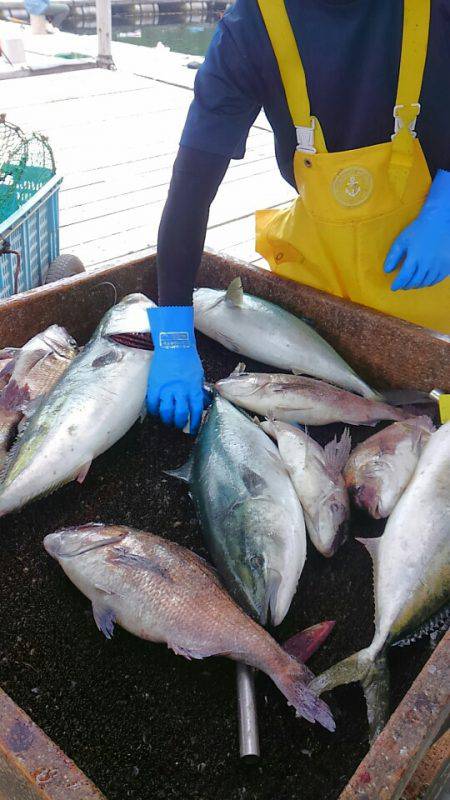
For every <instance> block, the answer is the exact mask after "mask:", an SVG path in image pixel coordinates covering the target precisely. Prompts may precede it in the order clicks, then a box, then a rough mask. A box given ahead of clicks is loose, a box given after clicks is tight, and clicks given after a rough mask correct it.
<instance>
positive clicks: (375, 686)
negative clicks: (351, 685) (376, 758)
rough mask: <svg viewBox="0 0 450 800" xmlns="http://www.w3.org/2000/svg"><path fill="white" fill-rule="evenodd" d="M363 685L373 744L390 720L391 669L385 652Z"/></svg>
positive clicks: (365, 678) (374, 663) (370, 738)
mask: <svg viewBox="0 0 450 800" xmlns="http://www.w3.org/2000/svg"><path fill="white" fill-rule="evenodd" d="M361 684H362V687H363V691H364V697H365V698H366V704H367V719H368V721H369V740H370V743H371V744H372V743H373V742H374V741H375V739H376V738H377V736H378V735H379V734H380V733H381V731H382V730H383V728H384V726H385V725H386V723H387V721H388V719H389V669H388V664H387V658H386V653H385V652H384V651H383V652H382V653H380V654H379V655H378V657H377V658H376V659H375V661H374V662H373V664H372V668H371V670H370V671H369V672H368V673H367V675H366V676H365V677H364V678H363V679H362V680H361Z"/></svg>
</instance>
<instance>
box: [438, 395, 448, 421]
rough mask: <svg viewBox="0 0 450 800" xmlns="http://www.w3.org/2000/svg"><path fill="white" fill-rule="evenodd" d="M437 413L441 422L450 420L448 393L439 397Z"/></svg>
mask: <svg viewBox="0 0 450 800" xmlns="http://www.w3.org/2000/svg"><path fill="white" fill-rule="evenodd" d="M439 414H440V415H441V422H442V424H444V422H450V394H441V396H440V398H439Z"/></svg>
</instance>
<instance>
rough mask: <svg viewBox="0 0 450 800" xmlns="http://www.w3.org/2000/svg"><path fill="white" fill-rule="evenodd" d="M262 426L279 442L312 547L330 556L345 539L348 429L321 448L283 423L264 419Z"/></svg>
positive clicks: (347, 506) (349, 445)
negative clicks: (343, 475) (345, 472)
mask: <svg viewBox="0 0 450 800" xmlns="http://www.w3.org/2000/svg"><path fill="white" fill-rule="evenodd" d="M261 427H262V428H263V430H265V431H266V433H268V434H269V436H273V438H274V439H275V440H276V442H277V444H278V449H279V451H280V455H281V458H282V459H283V462H284V464H285V466H286V468H287V471H288V472H289V475H290V477H291V480H292V483H293V485H294V489H295V491H296V492H297V495H298V498H299V500H300V502H301V504H302V508H303V513H304V515H305V522H306V529H307V531H308V533H309V536H310V539H311V541H312V543H313V545H314V547H315V548H316V549H317V550H318V551H319V553H322V555H324V556H326V557H327V558H329V557H330V556H332V555H334V553H335V552H336V550H337V549H338V547H339V545H340V544H342V542H343V541H344V540H345V538H346V536H347V530H348V522H349V518H350V503H349V498H348V493H347V489H346V487H345V484H344V479H343V477H342V470H343V468H344V466H345V464H346V462H347V460H348V456H349V453H350V448H351V438H350V434H349V432H348V430H346V431H345V432H344V434H343V435H342V438H341V440H340V442H338V441H337V439H334V440H333V441H332V442H329V444H327V445H326V446H325V447H324V448H323V447H321V446H320V444H318V443H317V442H315V441H314V439H312V438H311V436H308V434H307V433H305V432H304V431H302V430H300V429H299V428H295V427H293V426H292V425H289V424H288V423H286V422H278V421H276V420H273V421H272V420H267V421H266V422H262V423H261Z"/></svg>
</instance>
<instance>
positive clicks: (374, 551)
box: [356, 536, 381, 563]
mask: <svg viewBox="0 0 450 800" xmlns="http://www.w3.org/2000/svg"><path fill="white" fill-rule="evenodd" d="M356 541H357V542H361V544H363V545H364V547H365V548H366V550H367V551H368V552H369V555H370V557H371V559H372V561H373V562H374V563H375V561H376V560H377V558H378V548H379V546H380V542H381V536H374V537H373V538H372V539H362V538H360V537H356Z"/></svg>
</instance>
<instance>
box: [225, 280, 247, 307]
mask: <svg viewBox="0 0 450 800" xmlns="http://www.w3.org/2000/svg"><path fill="white" fill-rule="evenodd" d="M225 300H226V301H227V303H230V304H231V305H233V306H236V308H242V306H243V305H244V290H243V288H242V281H241V279H240V278H239V277H237V278H235V279H234V280H233V281H231V283H230V285H229V287H228V289H227V292H226V295H225Z"/></svg>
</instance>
